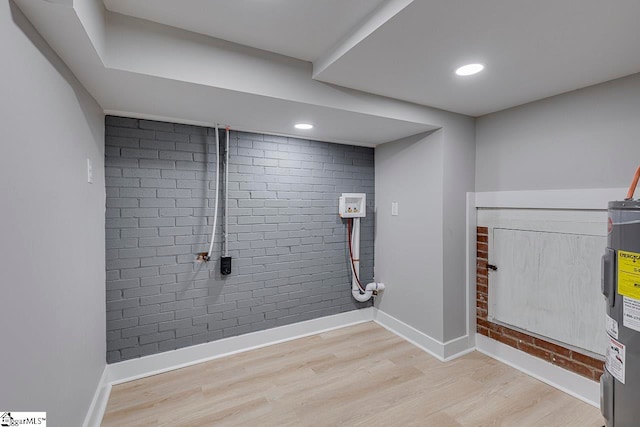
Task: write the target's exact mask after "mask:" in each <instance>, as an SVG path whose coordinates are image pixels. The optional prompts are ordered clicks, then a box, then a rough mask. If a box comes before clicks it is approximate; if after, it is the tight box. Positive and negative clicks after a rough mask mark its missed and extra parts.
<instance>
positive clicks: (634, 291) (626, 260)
mask: <svg viewBox="0 0 640 427" xmlns="http://www.w3.org/2000/svg"><path fill="white" fill-rule="evenodd" d="M618 293H619V294H620V295H624V296H628V297H630V298H633V299H637V300H640V254H639V253H636V252H627V251H618Z"/></svg>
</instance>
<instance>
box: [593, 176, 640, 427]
mask: <svg viewBox="0 0 640 427" xmlns="http://www.w3.org/2000/svg"><path fill="white" fill-rule="evenodd" d="M634 187H635V185H634ZM632 195H633V193H631V196H630V197H629V196H628V199H627V200H625V201H616V202H609V219H608V232H609V233H608V237H607V248H606V250H605V254H604V255H603V256H602V293H603V294H604V295H605V297H606V301H607V303H606V310H607V325H606V329H607V333H608V335H609V337H608V338H609V340H608V346H607V352H606V364H605V370H604V374H603V375H602V377H601V378H600V409H601V411H602V415H603V416H604V418H605V421H606V426H607V427H632V426H640V200H633V199H632Z"/></svg>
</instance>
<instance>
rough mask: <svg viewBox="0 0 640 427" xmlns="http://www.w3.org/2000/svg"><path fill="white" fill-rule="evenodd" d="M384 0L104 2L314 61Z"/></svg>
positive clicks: (151, 18)
mask: <svg viewBox="0 0 640 427" xmlns="http://www.w3.org/2000/svg"><path fill="white" fill-rule="evenodd" d="M383 1H384V0H234V1H229V0H180V1H175V0H153V1H149V0H104V4H105V6H106V8H107V9H108V10H110V11H112V12H117V13H120V14H123V15H129V16H133V17H136V18H142V19H146V20H149V21H153V22H157V23H160V24H165V25H170V26H172V27H176V28H182V29H184V30H188V31H193V32H195V33H200V34H204V35H207V36H211V37H216V38H219V39H223V40H227V41H231V42H234V43H238V44H242V45H245V46H251V47H255V48H257V49H263V50H267V51H270V52H275V53H279V54H281V55H286V56H291V57H293V58H297V59H302V60H304V61H314V60H315V59H316V58H318V57H319V56H320V55H322V54H324V53H325V52H326V51H328V50H329V49H330V48H331V47H332V46H333V45H335V44H336V43H337V42H338V41H339V40H340V39H341V38H342V37H343V36H344V35H345V34H347V33H348V32H349V31H350V30H351V29H352V28H353V27H354V26H356V25H357V24H359V23H360V22H361V21H362V20H363V19H364V18H366V17H367V15H369V14H370V13H371V12H373V11H374V10H375V9H376V8H377V7H378V6H379V5H380V4H381V3H382V2H383Z"/></svg>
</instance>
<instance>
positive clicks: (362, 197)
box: [338, 193, 367, 218]
mask: <svg viewBox="0 0 640 427" xmlns="http://www.w3.org/2000/svg"><path fill="white" fill-rule="evenodd" d="M338 214H339V215H340V217H341V218H364V217H365V216H367V195H366V194H365V193H342V196H340V199H339V203H338Z"/></svg>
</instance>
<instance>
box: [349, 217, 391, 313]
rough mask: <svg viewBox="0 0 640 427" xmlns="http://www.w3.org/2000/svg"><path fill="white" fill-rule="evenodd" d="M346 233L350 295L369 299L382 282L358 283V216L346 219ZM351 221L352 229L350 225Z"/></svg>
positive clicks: (380, 288) (357, 299) (382, 287)
mask: <svg viewBox="0 0 640 427" xmlns="http://www.w3.org/2000/svg"><path fill="white" fill-rule="evenodd" d="M347 221H348V222H347V224H348V227H347V233H348V235H349V257H350V259H351V274H352V278H351V295H352V296H353V299H355V300H356V301H359V302H365V301H369V299H371V297H372V296H373V295H377V294H378V291H383V290H384V283H378V282H371V283H368V284H367V286H362V283H360V278H359V277H358V276H359V273H360V218H357V217H356V218H348V219H347ZM352 222H353V229H352V227H351V225H352Z"/></svg>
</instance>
